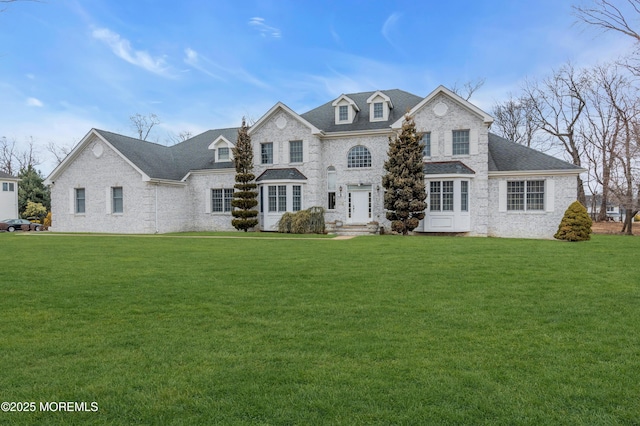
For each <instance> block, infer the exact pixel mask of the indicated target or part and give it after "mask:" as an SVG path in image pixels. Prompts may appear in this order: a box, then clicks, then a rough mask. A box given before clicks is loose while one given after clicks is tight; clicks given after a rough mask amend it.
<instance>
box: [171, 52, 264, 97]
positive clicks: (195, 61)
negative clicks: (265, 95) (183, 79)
mask: <svg viewBox="0 0 640 426" xmlns="http://www.w3.org/2000/svg"><path fill="white" fill-rule="evenodd" d="M184 53H185V58H184V62H185V63H186V64H187V65H189V66H191V67H193V68H194V69H196V70H198V71H200V72H202V73H204V74H206V75H208V76H210V77H213V78H215V79H218V80H221V81H228V80H230V79H234V78H235V79H238V80H241V81H244V82H247V83H250V84H253V85H254V86H257V87H262V88H264V89H268V88H269V87H270V86H269V85H268V84H266V83H265V82H263V81H262V80H260V79H259V78H257V77H254V76H253V75H252V74H250V73H249V72H247V71H245V70H244V69H242V68H235V69H232V68H226V67H223V66H221V65H218V64H216V63H215V62H213V61H212V60H210V59H209V58H207V57H206V56H202V55H200V54H199V53H198V52H196V51H195V50H193V49H191V48H187V49H185V51H184ZM212 68H213V69H215V72H214V71H212V70H211V69H212Z"/></svg>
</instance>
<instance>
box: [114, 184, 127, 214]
mask: <svg viewBox="0 0 640 426" xmlns="http://www.w3.org/2000/svg"><path fill="white" fill-rule="evenodd" d="M111 212H112V213H123V212H124V206H123V198H122V187H121V186H114V187H112V188H111Z"/></svg>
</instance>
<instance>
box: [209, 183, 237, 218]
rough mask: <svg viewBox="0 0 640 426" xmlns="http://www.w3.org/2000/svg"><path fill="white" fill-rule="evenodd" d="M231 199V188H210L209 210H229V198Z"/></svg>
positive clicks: (220, 211)
mask: <svg viewBox="0 0 640 426" xmlns="http://www.w3.org/2000/svg"><path fill="white" fill-rule="evenodd" d="M232 199H233V189H228V188H216V189H212V190H211V211H212V212H214V213H224V212H230V211H231V200H232Z"/></svg>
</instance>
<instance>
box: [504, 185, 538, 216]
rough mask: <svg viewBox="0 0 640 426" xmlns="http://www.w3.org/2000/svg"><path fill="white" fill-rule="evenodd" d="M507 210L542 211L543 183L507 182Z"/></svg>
mask: <svg viewBox="0 0 640 426" xmlns="http://www.w3.org/2000/svg"><path fill="white" fill-rule="evenodd" d="M507 210H508V211H527V210H544V181H543V180H527V181H524V180H520V181H508V182H507Z"/></svg>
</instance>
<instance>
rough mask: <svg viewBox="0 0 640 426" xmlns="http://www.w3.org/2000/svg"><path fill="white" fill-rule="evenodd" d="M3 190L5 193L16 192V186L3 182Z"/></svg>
mask: <svg viewBox="0 0 640 426" xmlns="http://www.w3.org/2000/svg"><path fill="white" fill-rule="evenodd" d="M2 190H3V191H4V192H13V191H15V184H14V183H13V182H2Z"/></svg>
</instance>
